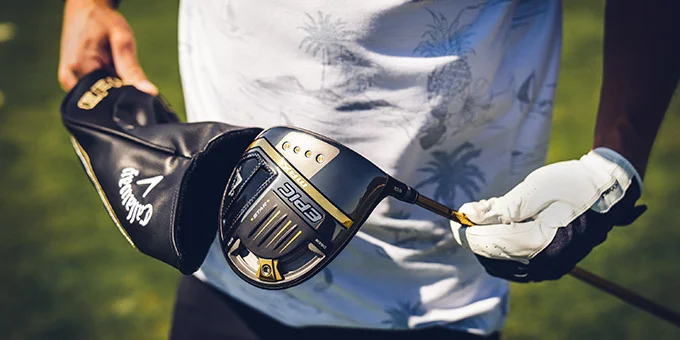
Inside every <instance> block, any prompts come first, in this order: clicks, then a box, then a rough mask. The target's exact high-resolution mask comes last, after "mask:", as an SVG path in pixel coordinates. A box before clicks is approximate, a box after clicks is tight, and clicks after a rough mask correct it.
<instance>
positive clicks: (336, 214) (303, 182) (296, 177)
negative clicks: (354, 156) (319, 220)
mask: <svg viewBox="0 0 680 340" xmlns="http://www.w3.org/2000/svg"><path fill="white" fill-rule="evenodd" d="M256 147H259V148H260V149H261V150H262V151H264V153H265V154H267V156H269V158H271V159H272V160H273V161H274V163H276V165H278V166H279V167H280V168H281V170H283V172H284V173H285V174H286V176H288V178H290V179H291V180H292V181H293V182H295V183H297V184H298V186H300V188H301V189H302V190H303V191H304V192H305V193H307V195H309V197H311V198H312V199H313V200H314V202H315V203H316V204H318V205H320V206H321V208H323V209H324V210H326V211H327V212H328V213H329V214H330V215H331V216H333V218H335V219H336V220H337V221H338V222H339V223H340V224H342V225H343V226H344V227H345V228H350V227H351V226H352V224H353V223H354V222H353V221H352V220H351V219H350V218H349V217H348V216H347V215H345V213H343V212H342V211H341V210H340V209H338V208H337V207H336V206H335V205H334V204H333V203H331V201H329V200H328V199H327V198H326V197H325V196H324V195H322V194H321V193H320V192H319V191H318V190H316V188H314V186H313V185H312V184H311V183H309V182H307V179H306V178H305V177H303V176H302V175H301V174H300V173H299V172H298V171H297V170H296V169H295V168H294V167H293V166H292V165H291V164H290V163H289V162H288V161H287V160H286V159H285V158H284V157H283V156H281V154H279V152H278V151H276V149H274V147H273V146H272V145H271V144H270V143H269V142H268V141H267V140H266V139H264V138H258V139H256V140H255V141H254V142H253V143H252V144H250V146H249V147H248V150H250V149H252V148H256Z"/></svg>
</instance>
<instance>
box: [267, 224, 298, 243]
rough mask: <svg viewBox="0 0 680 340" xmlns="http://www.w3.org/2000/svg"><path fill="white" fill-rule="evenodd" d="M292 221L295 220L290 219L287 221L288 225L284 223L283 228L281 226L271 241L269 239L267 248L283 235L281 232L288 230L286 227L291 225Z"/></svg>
mask: <svg viewBox="0 0 680 340" xmlns="http://www.w3.org/2000/svg"><path fill="white" fill-rule="evenodd" d="M292 222H293V221H288V223H286V225H284V226H283V228H281V230H279V232H278V233H276V235H274V238H272V239H271V241H269V243H267V246H266V247H265V248H269V246H270V245H271V244H272V242H274V241H275V240H276V239H277V238H278V237H279V235H281V233H282V232H283V231H284V230H286V228H288V226H289V225H290V224H291V223H292Z"/></svg>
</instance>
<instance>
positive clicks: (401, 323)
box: [382, 301, 425, 329]
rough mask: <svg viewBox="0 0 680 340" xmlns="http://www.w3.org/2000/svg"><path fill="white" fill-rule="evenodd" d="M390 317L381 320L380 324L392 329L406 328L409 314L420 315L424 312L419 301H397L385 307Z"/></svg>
mask: <svg viewBox="0 0 680 340" xmlns="http://www.w3.org/2000/svg"><path fill="white" fill-rule="evenodd" d="M385 313H387V314H388V315H389V316H390V318H389V319H387V320H383V321H382V324H384V325H388V326H389V327H390V328H392V329H406V328H409V327H408V326H409V325H408V319H409V318H410V317H411V316H421V315H424V314H425V310H424V309H423V308H422V306H421V304H420V301H413V302H409V301H397V305H396V306H393V307H388V308H386V309H385Z"/></svg>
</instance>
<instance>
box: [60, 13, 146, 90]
mask: <svg viewBox="0 0 680 340" xmlns="http://www.w3.org/2000/svg"><path fill="white" fill-rule="evenodd" d="M106 67H108V68H111V69H113V70H115V72H116V73H117V74H118V76H120V77H121V79H122V80H123V82H124V83H126V84H129V85H133V86H135V87H136V88H137V89H139V90H141V91H144V92H146V93H148V94H151V95H156V94H158V89H157V88H156V86H154V85H153V84H152V83H151V82H149V80H148V79H147V78H146V75H144V71H143V70H142V67H141V66H140V65H139V62H138V61H137V53H136V49H135V39H134V36H133V34H132V30H131V29H130V26H129V25H128V23H127V21H126V20H125V18H124V17H123V16H122V15H120V14H119V13H118V12H117V11H116V10H115V9H113V7H112V4H111V1H110V0H66V5H65V8H64V24H63V29H62V35H61V54H60V59H59V74H58V77H59V83H60V84H61V86H62V88H63V89H64V90H66V91H69V90H70V89H71V88H73V86H74V85H75V84H76V83H77V82H78V79H80V78H81V77H82V76H84V75H86V74H88V73H90V72H92V71H94V70H96V69H100V68H106Z"/></svg>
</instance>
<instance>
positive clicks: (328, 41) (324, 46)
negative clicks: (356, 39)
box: [298, 12, 352, 88]
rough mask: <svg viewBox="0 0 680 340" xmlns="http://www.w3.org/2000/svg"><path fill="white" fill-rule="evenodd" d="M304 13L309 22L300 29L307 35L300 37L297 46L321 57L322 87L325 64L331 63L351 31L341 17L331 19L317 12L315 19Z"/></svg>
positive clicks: (315, 56)
mask: <svg viewBox="0 0 680 340" xmlns="http://www.w3.org/2000/svg"><path fill="white" fill-rule="evenodd" d="M305 15H306V16H307V18H308V19H309V22H308V23H307V24H306V25H304V26H302V27H300V29H302V30H303V31H305V32H307V34H308V36H307V37H306V38H304V39H302V41H301V42H300V46H299V47H298V48H300V49H304V50H305V52H307V53H309V54H311V55H312V57H314V58H317V57H319V58H321V65H322V69H321V87H322V88H323V85H324V80H325V75H326V66H328V65H331V64H332V63H333V60H334V59H335V57H336V56H337V55H338V54H339V51H340V49H342V47H343V45H344V44H346V43H347V41H348V37H349V35H350V34H352V32H351V31H349V30H347V29H346V25H347V23H346V22H344V21H343V20H341V19H337V20H332V19H331V16H330V15H324V14H323V13H321V12H318V13H317V17H316V19H314V17H312V16H311V15H309V14H307V13H305Z"/></svg>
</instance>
